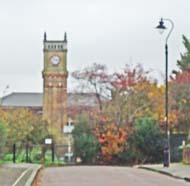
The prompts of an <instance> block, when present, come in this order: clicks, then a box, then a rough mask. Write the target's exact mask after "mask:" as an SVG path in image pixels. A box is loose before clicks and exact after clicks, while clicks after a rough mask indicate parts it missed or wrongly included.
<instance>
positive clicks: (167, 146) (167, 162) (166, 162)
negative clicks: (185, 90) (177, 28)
mask: <svg viewBox="0 0 190 186" xmlns="http://www.w3.org/2000/svg"><path fill="white" fill-rule="evenodd" d="M164 21H167V22H169V23H170V24H171V28H170V31H169V33H168V35H167V37H166V40H165V65H166V67H165V125H166V126H165V130H166V131H165V133H166V142H165V145H164V162H163V165H164V167H169V165H170V131H169V127H168V39H169V37H170V35H171V33H172V31H173V29H174V23H173V21H172V20H171V19H162V18H161V20H160V22H159V25H158V26H157V27H156V29H158V30H159V33H160V34H162V33H163V32H164V30H165V29H167V28H166V27H165V25H164Z"/></svg>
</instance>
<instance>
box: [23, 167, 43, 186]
mask: <svg viewBox="0 0 190 186" xmlns="http://www.w3.org/2000/svg"><path fill="white" fill-rule="evenodd" d="M41 168H42V166H41V165H36V166H35V167H34V168H33V170H32V173H31V175H30V177H29V178H28V180H27V182H26V183H25V185H24V186H32V184H33V181H34V179H35V177H36V175H37V173H38V171H39V170H40V169H41Z"/></svg>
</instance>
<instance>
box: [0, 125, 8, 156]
mask: <svg viewBox="0 0 190 186" xmlns="http://www.w3.org/2000/svg"><path fill="white" fill-rule="evenodd" d="M6 139H7V133H6V128H5V125H4V124H3V123H2V122H0V159H1V156H2V155H3V153H4V147H5V143H6Z"/></svg>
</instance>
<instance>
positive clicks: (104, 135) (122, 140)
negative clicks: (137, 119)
mask: <svg viewBox="0 0 190 186" xmlns="http://www.w3.org/2000/svg"><path fill="white" fill-rule="evenodd" d="M95 135H96V137H97V138H98V141H99V143H100V145H101V147H100V155H101V157H100V160H101V161H103V162H104V163H114V160H115V157H116V156H117V155H118V154H120V153H122V152H123V151H124V150H125V149H126V144H127V143H126V140H127V131H126V129H125V128H124V127H119V126H118V125H115V124H114V123H112V124H98V125H97V126H96V128H95Z"/></svg>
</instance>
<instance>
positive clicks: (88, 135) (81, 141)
mask: <svg viewBox="0 0 190 186" xmlns="http://www.w3.org/2000/svg"><path fill="white" fill-rule="evenodd" d="M73 138H74V152H75V156H76V157H80V158H81V159H82V163H94V161H95V159H96V157H97V154H98V149H99V143H98V140H97V138H96V137H95V136H94V134H93V133H92V129H91V127H90V125H89V124H88V121H87V120H86V118H85V117H80V118H78V121H77V122H76V126H75V129H74V130H73Z"/></svg>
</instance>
